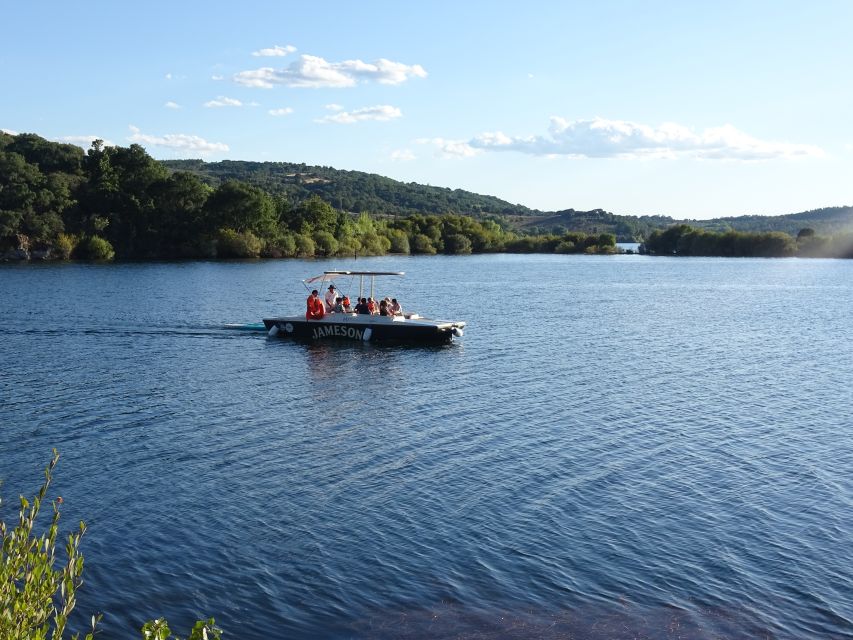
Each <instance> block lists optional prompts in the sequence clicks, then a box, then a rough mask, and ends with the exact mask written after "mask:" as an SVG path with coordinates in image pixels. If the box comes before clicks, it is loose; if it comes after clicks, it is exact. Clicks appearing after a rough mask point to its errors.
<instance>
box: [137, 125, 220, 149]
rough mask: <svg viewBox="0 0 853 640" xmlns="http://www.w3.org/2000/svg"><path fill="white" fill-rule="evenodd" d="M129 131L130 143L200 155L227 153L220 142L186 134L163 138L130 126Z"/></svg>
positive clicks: (171, 134) (167, 135) (175, 134)
mask: <svg viewBox="0 0 853 640" xmlns="http://www.w3.org/2000/svg"><path fill="white" fill-rule="evenodd" d="M130 130H131V132H132V135H131V136H129V137H128V140H129V141H130V142H138V143H140V144H148V145H152V146H155V147H165V148H167V149H175V150H177V151H191V152H194V153H198V154H200V155H207V154H210V153H216V152H217V151H228V145H227V144H224V143H222V142H208V141H207V140H205V139H204V138H200V137H198V136H193V135H188V134H186V133H167V134H166V135H163V136H152V135H148V134H144V133H142V132H141V131H140V130H139V129H138V128H137V127H134V126H133V125H130Z"/></svg>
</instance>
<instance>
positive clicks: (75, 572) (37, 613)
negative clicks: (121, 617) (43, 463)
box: [0, 449, 96, 640]
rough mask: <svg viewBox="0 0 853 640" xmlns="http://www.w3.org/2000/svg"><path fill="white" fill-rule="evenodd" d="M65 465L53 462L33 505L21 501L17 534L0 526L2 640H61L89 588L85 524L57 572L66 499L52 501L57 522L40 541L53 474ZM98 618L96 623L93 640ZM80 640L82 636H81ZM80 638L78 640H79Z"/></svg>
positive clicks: (71, 541)
mask: <svg viewBox="0 0 853 640" xmlns="http://www.w3.org/2000/svg"><path fill="white" fill-rule="evenodd" d="M58 461H59V454H58V453H57V452H56V450H55V449H54V451H53V458H52V459H51V461H50V463H49V464H48V465H47V468H46V469H45V470H44V482H43V483H42V486H41V489H39V492H38V494H36V496H35V497H34V498H33V500H32V502H30V501H29V500H27V499H26V498H24V496H21V497H20V500H21V507H20V512H19V515H18V524H17V525H16V526H15V528H14V529H12V530H11V531H10V530H9V529H8V527H7V525H6V523H5V522H2V521H0V537H2V540H3V546H2V548H0V638H4V639H5V638H9V639H15V640H17V639H18V638H20V639H21V640H24V639H33V640H43V639H45V638H48V637H50V638H51V639H52V640H59V639H61V638H62V637H63V634H64V633H65V625H66V623H67V622H68V616H69V615H70V613H71V611H72V610H73V609H74V605H75V604H76V595H77V588H78V587H79V586H80V584H81V583H82V582H83V578H82V574H83V555H82V554H81V553H80V539H81V538H82V537H83V534H84V533H85V532H86V525H84V524H83V523H82V522H81V523H80V526H79V529H78V530H77V532H76V533H72V534H71V535H69V536H68V542H67V544H66V545H65V554H66V560H65V563H64V564H63V565H62V567H61V568H56V567H55V566H54V565H55V562H56V551H55V549H56V537H57V534H58V532H59V505H60V504H62V498H56V499H55V500H52V501H51V503H50V504H51V506H52V508H53V516H52V518H51V520H50V525H49V526H48V527H47V530H46V531H45V532H44V533H42V534H41V535H38V534H37V533H35V531H34V529H35V523H36V518H37V517H38V514H39V510H40V509H41V506H42V503H43V502H44V500H45V497H46V496H47V491H48V489H49V488H50V483H51V480H52V473H53V469H54V467H55V466H56V463H57V462H58ZM95 623H96V618H94V617H93V618H92V632H90V633H88V634H87V635H86V640H91V638H92V637H93V634H94V626H95ZM78 635H79V634H78ZM78 635H75V636H72V637H74V638H77V637H78Z"/></svg>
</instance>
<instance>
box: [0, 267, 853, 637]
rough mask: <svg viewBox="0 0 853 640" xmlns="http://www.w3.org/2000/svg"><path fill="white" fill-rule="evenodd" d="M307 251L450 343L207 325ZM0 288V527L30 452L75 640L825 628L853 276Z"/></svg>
mask: <svg viewBox="0 0 853 640" xmlns="http://www.w3.org/2000/svg"><path fill="white" fill-rule="evenodd" d="M333 268H340V269H346V268H358V269H377V270H401V271H405V272H406V273H407V275H406V277H405V278H403V279H399V280H388V281H387V285H386V286H383V287H382V288H381V289H380V290H379V291H378V293H380V294H381V295H382V296H384V295H386V294H387V295H395V296H396V297H398V298H399V299H400V301H401V302H402V304H403V307H404V308H405V309H406V310H407V311H418V312H420V313H422V314H423V315H426V316H428V317H438V318H443V319H453V320H466V321H467V322H468V326H467V328H466V331H465V336H464V337H463V338H462V339H460V340H457V341H456V342H454V343H453V344H450V345H446V346H442V347H425V348H424V347H422V348H415V347H399V346H398V347H390V346H385V347H383V346H373V345H369V344H368V345H364V344H353V343H320V344H302V343H294V342H290V341H288V340H285V339H271V338H267V337H266V335H265V334H263V333H251V332H243V331H233V330H227V329H225V328H223V325H224V324H226V323H233V322H258V321H260V319H261V318H262V317H265V316H270V315H279V314H285V313H301V312H303V310H304V304H305V303H304V300H305V295H306V293H305V289H304V287H303V285H302V284H301V282H300V280H301V279H303V278H306V277H309V276H311V275H316V274H318V273H319V272H321V271H322V270H324V269H333ZM342 284H345V282H343V283H342ZM356 286H357V285H356ZM0 300H2V304H0V321H1V322H2V334H3V335H2V341H0V362H2V367H0V394H2V395H0V399H2V403H0V429H2V437H0V478H2V479H3V481H4V484H3V486H2V495H3V496H4V497H5V498H6V501H5V502H4V507H3V509H4V510H3V515H4V519H6V521H7V522H8V521H9V519H10V517H11V516H12V515H13V514H14V512H13V511H12V509H13V508H14V506H15V502H16V500H15V498H16V496H17V495H18V494H19V493H26V494H28V495H31V494H33V493H34V492H35V490H36V488H37V487H38V485H39V482H40V479H41V470H42V468H43V467H44V465H45V464H46V463H47V461H48V459H49V456H50V451H51V448H52V447H56V448H58V449H59V451H60V453H61V455H62V459H61V460H60V463H59V466H58V468H57V472H56V483H55V486H54V489H53V490H52V492H51V493H52V494H54V495H62V497H63V498H64V506H63V523H64V525H65V527H66V529H68V530H70V528H71V527H72V526H73V525H74V523H75V522H77V521H78V520H81V519H82V520H85V521H86V523H87V524H88V526H89V531H88V533H87V534H86V537H85V538H84V541H83V553H84V555H85V557H86V569H85V573H84V577H85V585H84V586H83V588H82V590H81V592H80V594H79V601H78V605H77V614H78V615H77V617H76V622H77V623H78V624H77V625H76V627H75V628H76V629H81V628H83V623H82V621H84V620H87V619H88V617H89V615H91V614H92V613H93V612H97V611H102V612H104V614H105V616H104V620H103V623H102V634H101V635H99V638H102V639H103V640H108V639H112V638H130V637H138V631H137V630H138V628H139V627H140V626H141V624H142V622H143V621H144V620H146V619H149V618H154V617H158V616H166V617H167V618H168V619H169V621H170V623H171V626H172V628H173V629H175V630H176V631H178V632H179V633H180V634H181V635H184V634H186V633H187V630H188V628H189V626H190V624H191V622H192V621H193V620H195V619H196V618H199V617H202V616H214V617H215V618H216V620H217V623H218V624H219V625H220V626H221V627H222V628H223V629H224V630H225V638H235V639H241V640H246V639H248V640H252V639H261V638H279V637H280V638H307V637H311V638H456V637H466V638H470V637H477V638H528V637H539V638H602V639H605V638H607V639H610V638H703V639H704V638H780V639H787V638H790V639H794V638H818V637H819V638H851V637H853V574H851V568H852V567H853V437H851V427H853V261H838V260H797V259H712V258H708V259H703V258H692V259H691V258H684V259H677V258H654V257H647V256H637V255H621V256H571V255H566V256H551V255H525V256H521V255H485V256H467V257H443V256H433V257H405V258H402V257H383V258H375V259H367V258H365V259H361V258H360V259H358V261H357V262H353V261H352V260H335V261H327V262H324V261H297V260H293V261H267V262H233V263H227V262H222V263H209V262H189V263H154V264H135V263H134V264H115V265H84V264H65V265H58V264H57V265H54V264H44V265H24V266H15V265H5V266H0ZM10 503H11V504H10Z"/></svg>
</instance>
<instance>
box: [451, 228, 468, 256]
mask: <svg viewBox="0 0 853 640" xmlns="http://www.w3.org/2000/svg"><path fill="white" fill-rule="evenodd" d="M444 253H447V254H467V253H471V241H470V240H469V239H468V237H467V236H465V235H463V234H461V233H454V234H453V235H450V236H448V237H447V238H446V239H445V241H444Z"/></svg>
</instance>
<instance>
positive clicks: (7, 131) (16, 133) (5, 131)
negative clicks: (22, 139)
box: [0, 127, 18, 136]
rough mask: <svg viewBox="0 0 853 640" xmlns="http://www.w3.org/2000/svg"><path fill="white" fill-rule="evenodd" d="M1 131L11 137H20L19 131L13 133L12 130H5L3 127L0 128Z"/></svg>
mask: <svg viewBox="0 0 853 640" xmlns="http://www.w3.org/2000/svg"><path fill="white" fill-rule="evenodd" d="M0 131H2V132H3V133H7V134H9V135H10V136H16V135H18V132H17V131H12V130H11V129H3V128H2V127H0Z"/></svg>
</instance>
